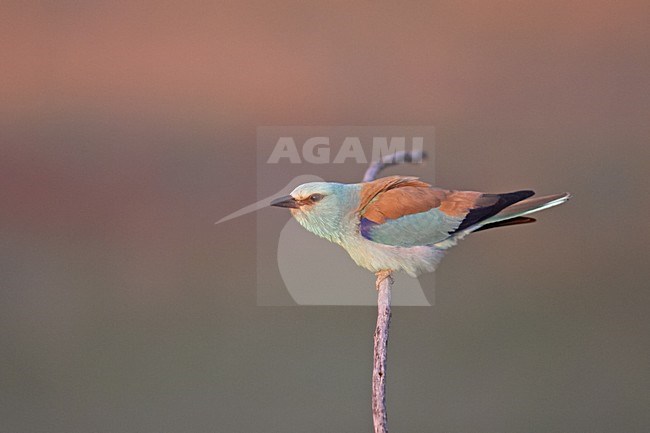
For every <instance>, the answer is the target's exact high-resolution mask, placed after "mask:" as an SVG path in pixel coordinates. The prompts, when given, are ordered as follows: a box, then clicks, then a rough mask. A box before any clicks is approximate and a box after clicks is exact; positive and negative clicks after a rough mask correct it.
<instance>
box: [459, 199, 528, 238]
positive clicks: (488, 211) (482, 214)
mask: <svg viewBox="0 0 650 433" xmlns="http://www.w3.org/2000/svg"><path fill="white" fill-rule="evenodd" d="M534 194H535V191H531V190H522V191H515V192H507V193H504V194H483V196H482V197H485V198H488V199H489V198H492V199H496V201H495V202H494V204H491V205H489V206H484V207H478V208H475V209H472V210H470V211H469V213H468V214H467V216H466V217H465V219H464V220H463V222H461V223H460V225H459V226H458V228H457V229H456V230H454V231H453V232H451V233H456V232H459V231H462V230H465V229H466V228H468V227H471V226H473V225H474V224H477V223H480V222H481V221H483V220H485V219H487V218H490V217H491V216H493V215H496V214H498V213H499V212H501V211H502V210H503V209H505V208H507V207H508V206H511V205H513V204H515V203H517V202H519V201H522V200H525V199H527V198H528V197H530V196H532V195H534ZM451 233H450V234H451Z"/></svg>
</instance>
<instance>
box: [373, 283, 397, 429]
mask: <svg viewBox="0 0 650 433" xmlns="http://www.w3.org/2000/svg"><path fill="white" fill-rule="evenodd" d="M392 285H393V277H392V276H391V273H390V271H382V272H377V283H376V286H377V326H376V327H375V336H374V357H373V367H372V421H373V425H374V427H375V433H388V422H387V421H388V418H387V415H386V354H387V348H388V329H389V328H390V317H391V311H390V301H391V287H392Z"/></svg>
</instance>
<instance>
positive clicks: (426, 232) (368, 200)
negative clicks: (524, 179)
mask: <svg viewBox="0 0 650 433" xmlns="http://www.w3.org/2000/svg"><path fill="white" fill-rule="evenodd" d="M532 194H533V192H532V191H518V192H514V193H508V194H483V193H480V192H475V191H450V190H444V189H439V188H433V187H432V186H431V185H429V184H427V183H425V182H422V181H419V180H418V179H417V178H414V177H402V176H391V177H387V178H382V179H377V180H376V181H373V182H368V183H366V184H364V186H363V188H362V190H361V200H360V204H359V207H358V209H357V211H358V214H359V218H360V224H359V229H360V232H361V235H362V236H363V237H364V238H366V239H368V240H371V241H374V242H378V243H381V244H386V245H393V246H401V247H412V246H416V245H433V244H436V243H438V242H442V241H444V240H445V239H448V238H449V237H450V236H451V235H453V233H454V232H456V231H461V230H465V229H467V228H469V227H472V226H475V225H477V224H479V223H480V222H481V221H483V220H485V219H487V218H489V217H491V216H493V215H495V214H497V213H498V212H500V211H501V210H503V209H504V208H506V207H507V206H510V205H511V204H513V203H516V202H517V201H520V200H523V199H525V198H527V197H530V196H531V195H532Z"/></svg>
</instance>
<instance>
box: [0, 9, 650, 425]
mask: <svg viewBox="0 0 650 433" xmlns="http://www.w3.org/2000/svg"><path fill="white" fill-rule="evenodd" d="M649 5H650V4H649V3H648V2H644V1H621V2H614V1H590V2H587V1H545V2H532V1H463V2H458V1H432V2H388V1H362V2H320V3H308V2H298V1H295V2H275V3H270V2H264V1H259V2H228V3H225V2H214V1H210V2H209V1H204V2H201V1H187V2H178V1H176V2H165V1H130V2H117V1H115V2H77V1H21V2H18V1H3V2H2V3H1V4H0V24H1V26H2V36H1V37H0V56H1V59H2V67H1V68H0V362H1V367H0V431H1V432H7V433H22V432H26V433H27V432H29V433H37V432H48V433H51V432H67V433H72V432H79V433H87V432H97V433H100V432H111V433H118V432H138V433H141V432H156V433H160V432H184V433H185V432H251V433H252V432H276V431H277V432H320V431H322V432H361V431H371V411H370V371H371V363H372V332H373V328H374V323H375V319H376V313H375V310H374V309H373V308H371V307H258V306H256V290H255V260H256V252H255V215H254V214H251V215H248V216H245V217H242V218H240V219H237V220H232V221H230V222H228V223H227V224H226V223H224V224H221V225H218V226H215V225H213V223H214V221H216V220H218V219H219V218H221V217H223V216H225V215H227V214H229V213H231V212H233V211H235V210H237V209H239V208H241V207H243V206H245V205H248V204H250V203H252V202H254V201H255V200H256V187H255V185H256V179H255V161H256V154H255V141H256V128H257V126H260V125H434V126H435V127H436V162H435V169H436V172H435V178H436V182H437V184H438V185H440V186H445V187H450V188H456V189H478V190H485V191H507V190H511V189H514V188H524V187H525V188H532V189H535V190H537V191H538V192H540V193H553V192H559V191H565V190H566V191H571V192H572V193H573V194H574V196H575V197H574V199H573V200H572V201H571V202H569V203H568V204H566V205H564V206H562V207H560V208H556V209H553V210H551V211H547V212H545V213H543V214H541V215H540V218H539V220H540V221H539V222H538V223H536V224H532V225H528V226H522V227H512V228H509V229H498V230H491V231H488V232H485V233H480V234H476V235H475V236H472V237H470V238H469V239H467V240H466V241H464V242H463V243H462V244H461V245H460V246H458V247H456V248H455V249H454V250H452V252H451V253H450V254H448V256H447V257H446V259H445V260H444V261H443V263H442V265H441V266H440V268H439V270H438V271H437V273H436V277H435V279H436V281H435V286H436V289H435V306H433V307H428V308H424V307H423V308H409V307H403V308H396V309H395V310H394V311H393V323H392V328H391V339H390V344H389V366H388V368H389V371H388V374H389V376H388V408H389V424H390V427H391V431H395V432H424V431H441V432H500V433H503V432H558V433H560V432H562V433H565V432H614V431H620V432H643V431H648V430H650V411H648V407H649V404H650V391H649V390H650V348H649V346H648V341H649V338H650V326H649V319H648V314H649V313H650V308H649V304H650V302H649V301H650V295H649V292H648V280H649V278H650V269H649V266H648V263H650V257H649V255H650V254H649V248H648V241H649V240H650V239H649V236H648V235H649V231H650V229H649V228H648V213H649V212H650V201H649V194H648V184H649V182H648V170H649V169H650V148H649V137H650V127H649V125H650V124H649V123H648V118H649V115H650V80H649V73H648V67H649V66H650V56H649V55H648V44H649V43H650V30H649V27H648V18H649V16H650V6H649ZM427 170H429V171H427ZM430 170H431V167H428V168H426V167H402V168H399V169H391V170H389V171H387V172H386V174H395V173H403V174H415V175H420V176H422V177H423V178H424V179H425V180H427V177H428V176H430V175H431V172H430ZM361 174H362V173H349V174H347V176H349V178H350V179H355V178H360V177H361ZM278 176H279V177H281V176H282V174H281V173H279V174H278ZM332 180H334V179H332ZM336 180H339V179H336ZM340 180H349V179H340ZM266 211H267V210H264V211H262V212H266ZM428 278H433V277H431V276H427V277H423V278H422V279H421V281H422V283H423V286H426V283H427V281H428Z"/></svg>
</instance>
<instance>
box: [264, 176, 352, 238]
mask: <svg viewBox="0 0 650 433" xmlns="http://www.w3.org/2000/svg"><path fill="white" fill-rule="evenodd" d="M355 193H356V190H355V188H354V185H347V184H343V183H333V182H310V183H304V184H302V185H300V186H298V187H296V189H294V190H293V191H292V192H291V194H290V195H288V196H284V197H280V198H278V199H276V200H273V202H271V206H278V207H286V208H289V209H290V210H291V215H293V217H294V218H295V219H296V220H297V221H298V222H299V223H300V225H301V226H303V227H304V228H306V229H307V230H309V231H310V232H312V233H314V234H316V235H318V236H320V237H323V238H325V239H328V240H330V241H332V242H338V241H340V240H341V239H340V238H341V235H342V232H343V231H344V230H343V227H342V226H343V225H344V224H345V223H346V222H347V219H348V217H349V216H350V215H351V214H352V213H353V212H354V210H355V209H356V205H357V204H358V198H356V199H355V195H354V194H355Z"/></svg>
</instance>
